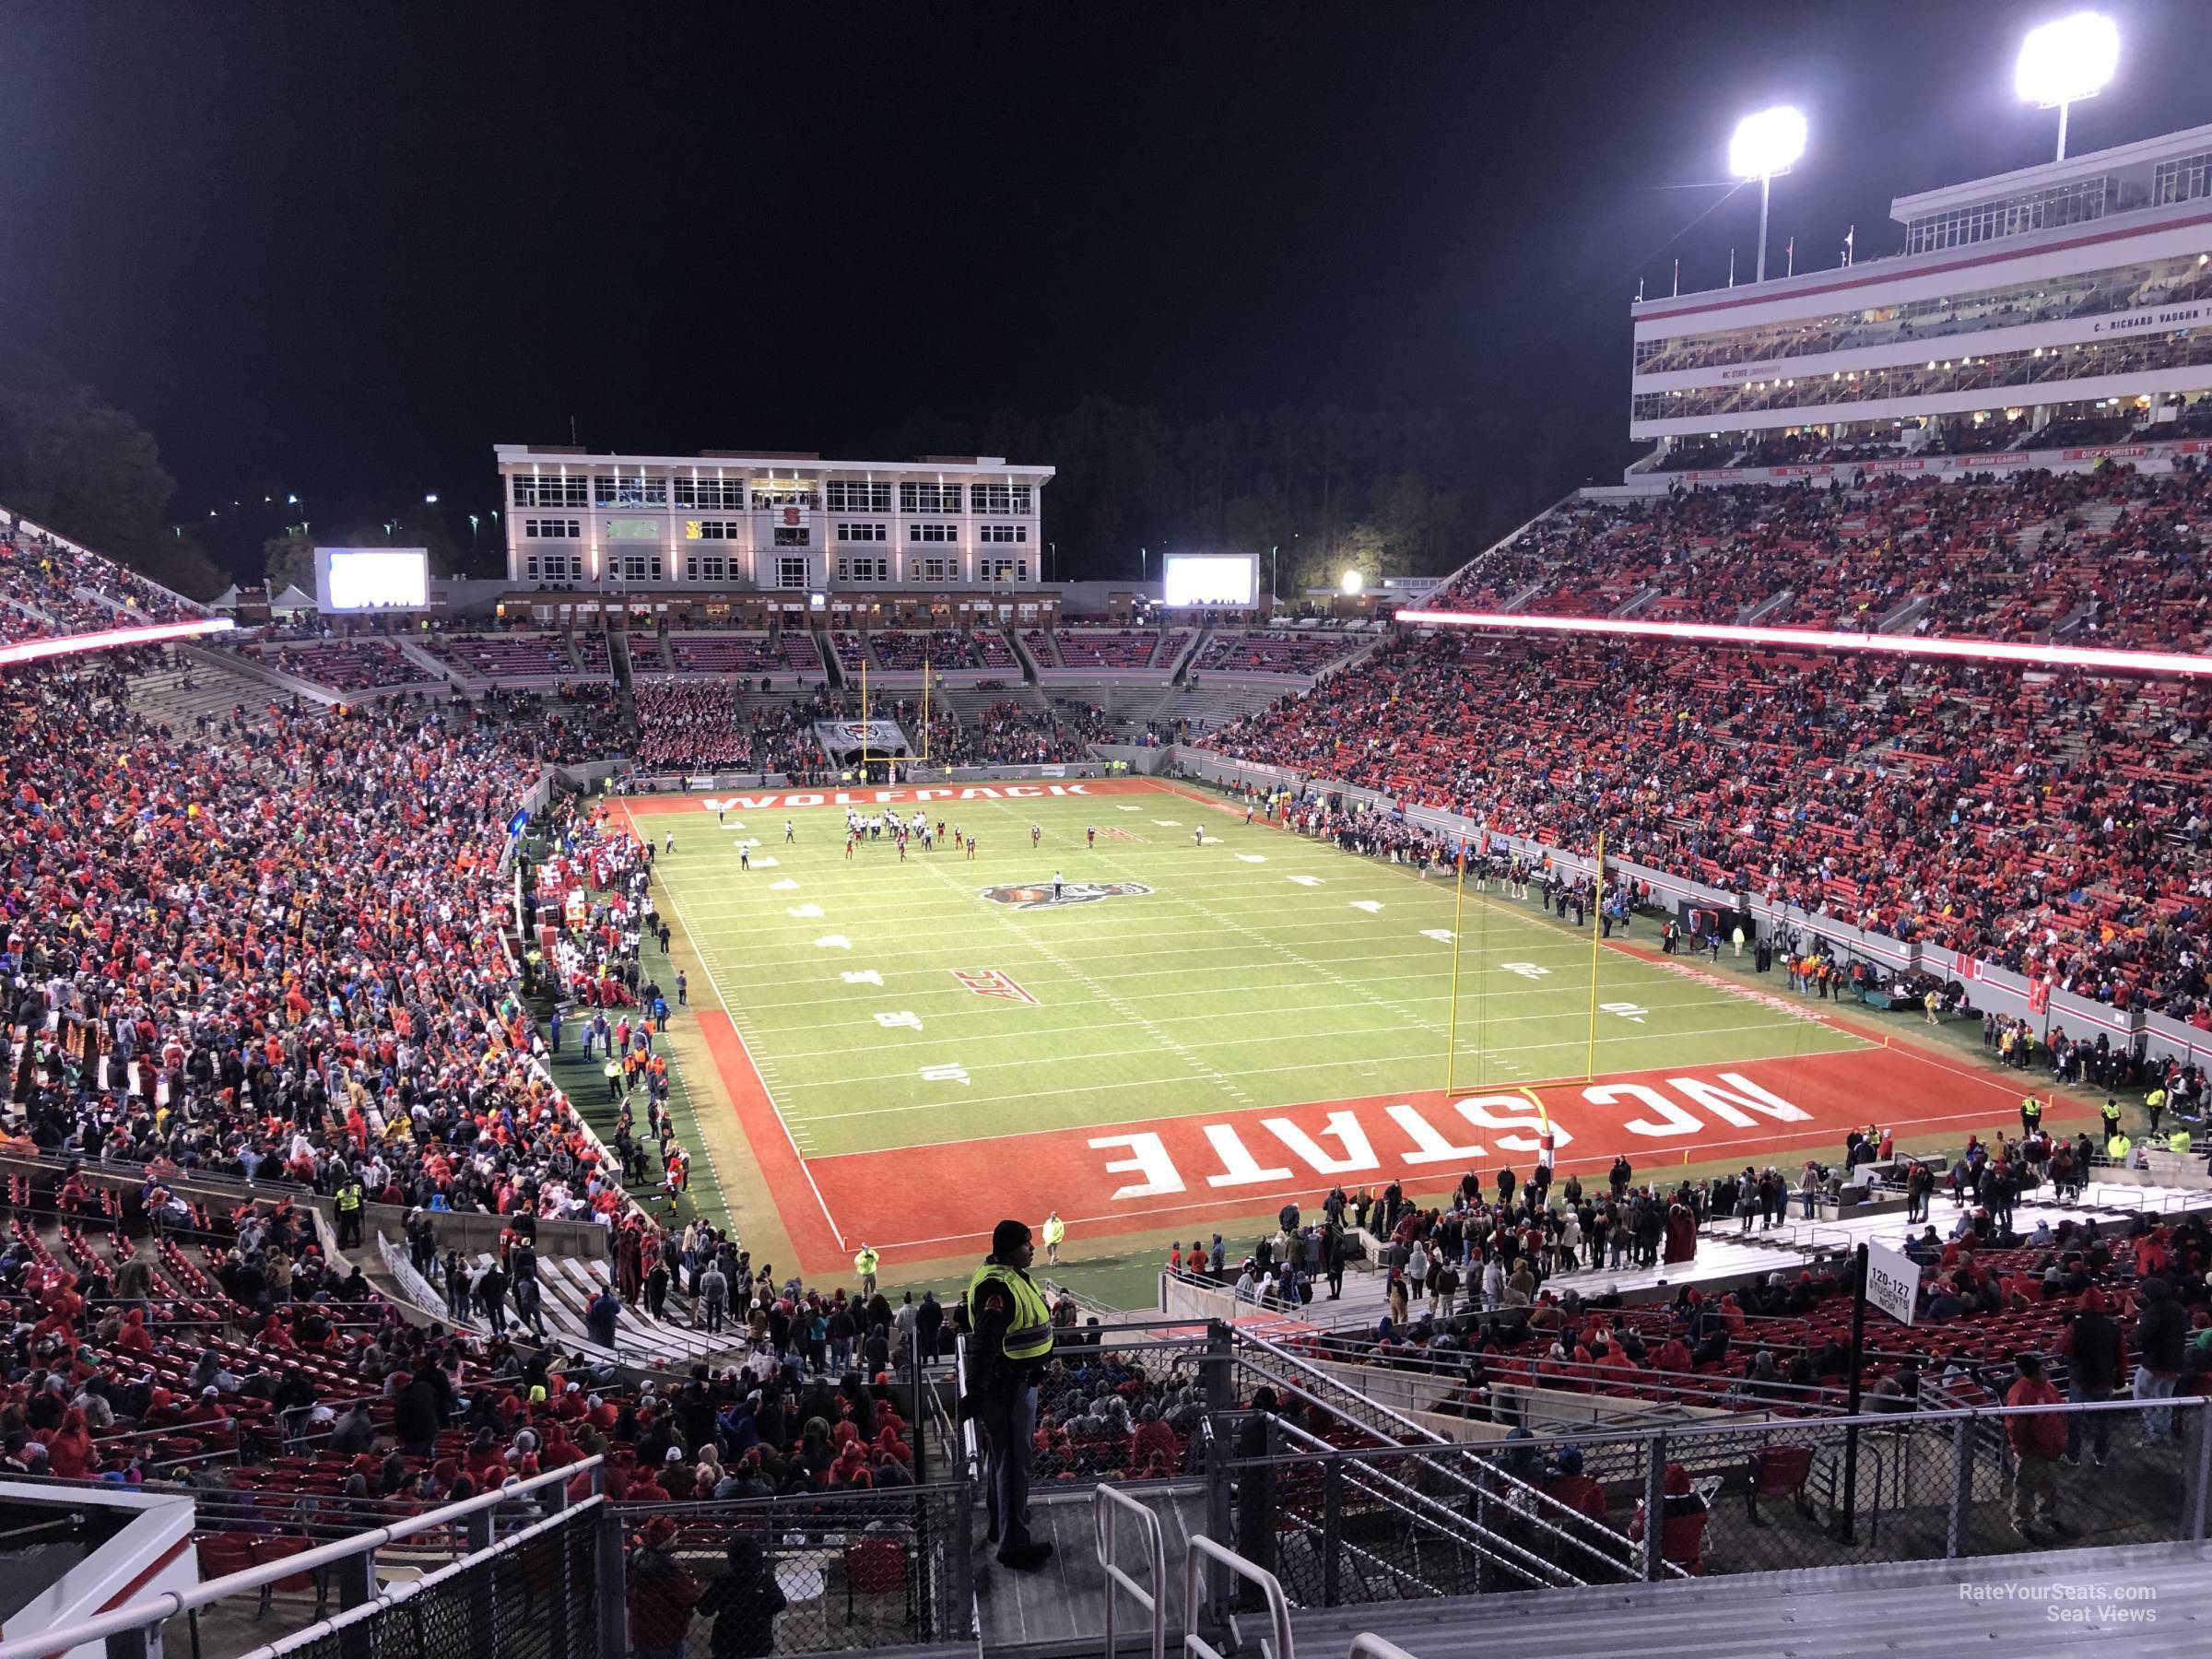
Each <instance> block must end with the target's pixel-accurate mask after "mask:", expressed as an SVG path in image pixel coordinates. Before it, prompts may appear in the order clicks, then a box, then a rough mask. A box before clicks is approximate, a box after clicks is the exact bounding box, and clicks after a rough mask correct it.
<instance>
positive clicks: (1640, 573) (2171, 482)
mask: <svg viewBox="0 0 2212 1659" xmlns="http://www.w3.org/2000/svg"><path fill="white" fill-rule="evenodd" d="M2208 526H2212V475H2207V474H2205V473H2199V472H2180V473H2171V474H2145V473H2138V472H2136V471H2135V470H2134V469H2132V468H2129V467H2125V466H2114V467H2106V468H2103V469H2100V470H2099V471H2096V472H2088V473H2064V474H2052V473H2047V472H2030V473H2025V474H2021V475H2018V476H2016V477H2007V478H2004V479H2002V480H1999V481H1995V482H1991V483H1983V484H1971V483H1956V482H1953V483H1943V482H1934V481H1928V480H1916V481H1900V480H1898V479H1894V478H1890V477H1883V476H1881V475H1875V476H1873V477H1869V478H1868V479H1867V480H1866V482H1865V488H1852V489H1845V488H1819V487H1816V486H1813V485H1809V484H1808V485H1805V486H1792V487H1774V486H1766V485H1753V486H1745V487H1740V488H1720V489H1712V488H1706V489H1698V490H1694V491H1690V492H1687V493H1675V494H1670V495H1666V496H1662V497H1647V498H1644V499H1641V500H1630V501H1620V502H1605V503H1588V502H1581V501H1576V502H1571V503H1569V504H1568V505H1566V506H1564V507H1562V508H1560V509H1559V510H1558V511H1556V512H1552V513H1550V514H1547V516H1546V517H1545V518H1543V519H1542V520H1540V521H1539V522H1538V523H1537V524H1535V525H1533V526H1531V527H1530V528H1529V529H1528V530H1527V531H1525V532H1524V533H1523V534H1522V535H1519V536H1517V537H1515V538H1514V539H1513V540H1512V542H1511V543H1509V544H1507V545H1506V546H1504V547H1500V548H1498V549H1495V550H1493V551H1492V552H1490V553H1488V554H1487V555H1485V556H1484V557H1482V558H1480V559H1477V560H1475V561H1474V563H1472V564H1471V565H1469V566H1468V567H1467V568H1466V569H1465V571H1462V572H1460V573H1459V574H1458V575H1457V576H1456V577H1454V578H1453V582H1451V584H1450V585H1449V586H1448V587H1447V588H1446V589H1445V590H1444V591H1443V592H1441V593H1440V594H1438V596H1437V598H1436V599H1435V601H1434V602H1433V603H1434V604H1435V605H1436V606H1438V607H1439V608H1446V609H1460V610H1494V609H1497V608H1498V607H1499V606H1501V605H1503V604H1505V603H1507V602H1509V601H1511V600H1513V599H1516V598H1517V599H1518V601H1519V608H1520V609H1521V610H1523V611H1524V612H1526V613H1528V614H1531V615H1558V616H1607V615H1614V614H1619V615H1625V616H1633V617H1636V618H1642V619H1646V620H1668V619H1674V620H1680V621H1702V622H1743V621H1749V620H1753V619H1756V620H1758V621H1759V622H1762V623H1794V624H1797V625H1800V626H1805V627H1818V628H1833V627H1842V628H1849V629H1884V630H1885V631H1890V632H1895V631H1898V630H1900V629H1904V630H1906V631H1911V632H1916V633H1924V634H1928V633H1933V634H1946V635H1960V636H1971V637H1973V638H1978V639H1995V640H2018V639H2040V638H2045V637H2053V636H2055V637H2059V638H2063V639H2068V640H2076V641H2083V642H2088V641H2094V642H2096V643H2100V644H2107V645H2127V646H2136V647H2142V648H2146V649H2156V650H2170V651H2172V650H2187V651H2202V650H2204V649H2205V646H2206V639H2207V637H2208V636H2212V585H2207V583H2206V580H2205V574H2204V564H2205V549H2204V544H2205V535H2206V528H2207V527H2208ZM1216 649H1217V646H1209V647H1208V650H1207V652H1206V656H1207V657H1208V658H1211V657H1212V656H1213V655H1214V654H1215V652H1216ZM1206 665H1207V664H1206V663H1205V662H1202V663H1201V666H1202V667H1203V666H1206Z"/></svg>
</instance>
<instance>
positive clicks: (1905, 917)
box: [1207, 635, 2212, 1019]
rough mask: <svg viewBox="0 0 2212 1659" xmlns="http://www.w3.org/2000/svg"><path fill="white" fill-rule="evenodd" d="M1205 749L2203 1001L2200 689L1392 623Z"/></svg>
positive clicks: (2210, 800) (1902, 933) (2211, 913)
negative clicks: (1344, 663) (1375, 641)
mask: <svg viewBox="0 0 2212 1659" xmlns="http://www.w3.org/2000/svg"><path fill="white" fill-rule="evenodd" d="M1207 743H1208V746H1209V747H1215V748H1218V750H1219V751H1220V752H1221V753H1222V754H1224V755H1225V756H1228V757H1230V758H1233V759H1248V760H1255V761H1262V762H1265V763H1269V764H1273V765H1277V766H1281V767H1285V768H1288V769H1290V770H1292V771H1298V772H1300V773H1304V774H1310V775H1312V776H1316V777H1321V778H1327V779H1333V780H1335V781H1337V782H1346V783H1351V784H1355V785H1359V786H1361V787H1364V788H1368V789H1372V790H1376V791H1379V792H1381V793H1382V794H1388V795H1390V796H1392V797H1394V798H1395V799H1397V800H1399V801H1401V802H1406V803H1411V804H1415V805H1421V806H1444V807H1450V808H1453V809H1454V810H1457V811H1459V812H1461V813H1464V814H1465V815H1466V816H1468V817H1470V818H1476V819H1478V820H1480V819H1488V821H1489V822H1490V824H1491V826H1492V827H1493V828H1494V829H1496V830H1500V831H1505V832H1510V833H1518V834H1524V835H1529V836H1532V837H1535V838H1536V839H1538V840H1541V841H1545V842H1547V843H1548V844H1550V845H1554V846H1559V847H1569V848H1584V847H1588V846H1590V845H1592V844H1594V841H1595V840H1596V837H1597V833H1598V831H1599V830H1601V829H1602V830H1605V832H1606V836H1607V841H1608V845H1609V846H1610V847H1612V848H1614V849H1616V850H1617V851H1618V854H1619V855H1620V856H1622V857H1624V858H1629V859H1633V860H1635V861H1637V862H1639V863H1641V864H1645V865H1653V866H1656V867H1660V868H1666V869H1672V870H1677V871H1679V872H1681V873H1683V874H1685V875H1689V876H1693V877H1699V878H1700V879H1703V880H1706V881H1709V882H1712V884H1714V885H1716V886H1719V887H1723V888H1730V889H1733V890H1735V891H1738V892H1743V893H1748V894H1757V895H1759V896H1760V897H1763V898H1767V899H1771V900H1787V901H1789V902H1791V903H1794V904H1795V905H1798V906H1799V907H1801V908H1802V909H1803V910H1804V911H1806V912H1807V913H1809V914H1812V915H1815V916H1836V917H1839V918H1841V919H1842V920H1845V921H1848V922H1851V923H1853V924H1856V925H1859V926H1863V927H1866V928H1870V929H1872V930H1874V931H1876V932H1879V933H1883V934H1887V935H1890V936H1892V937H1896V938H1901V939H1906V940H1926V941H1930V942H1933V943H1935V944H1938V945H1942V946H1946V947H1950V948H1952V949H1954V950H1961V951H1967V952H1970V953H1972V954H1974V955H1977V956H1980V957H1982V958H1983V959H1991V960H1994V961H1997V962H1999V963H2001V964H2003V965H2004V966H2006V967H2008V968H2012V969H2015V970H2017V971H2023V972H2028V973H2031V974H2033V975H2035V976H2037V977H2038V978H2041V979H2044V980H2047V981H2049V982H2052V983H2054V984H2056V985H2058V986H2059V987H2060V988H2062V989H2065V990H2069V991H2073V992H2075V993H2077V994H2081V995H2084V996H2088V997H2090V998H2093V999H2096V1000H2100V1001H2104V1002H2108V1003H2111V1004H2112V1005H2114V1006H2124V1007H2126V1006H2148V1007H2151V1008H2155V1009H2163V1010H2165V1011H2167V1012H2170V1013H2172V1014H2174V1015H2176V1016H2177V1017H2179V1018H2199V1019H2201V1018H2205V1017H2206V1011H2207V1003H2206V993H2207V982H2206V966H2205V955H2206V945H2207V939H2208V935H2212V881H2208V880H2207V877H2206V873H2205V860H2204V856H2203V850H2204V847H2205V844H2206V837H2207V834H2212V696H2208V694H2207V693H2206V691H2205V690H2203V689H2202V688H2194V687H2193V686H2191V685H2190V684H2189V683H2188V682H2171V681H2149V680H2109V679H2089V678H2086V677H2080V676H2078V675H2074V674H2056V675H2041V674H2039V675H2034V676H2030V675H2027V674H2024V673H2022V672H2020V671H2018V670H2014V669H2009V668H1999V667H1992V666H1967V665H1951V664H1938V663H1931V662H1924V661H1916V660H1914V661H1908V660H1902V659H1900V660H1892V661H1888V662H1876V661H1872V660H1858V659H1839V658H1834V657H1829V656H1812V655H1803V654H1778V653H1754V652H1745V651H1735V650H1726V649H1712V650H1692V649H1688V648H1683V647H1676V646H1671V645H1658V644H1643V643H1626V642H1617V641H1607V642H1604V643H1591V642H1584V641H1545V640H1506V641H1500V640H1472V639H1468V638H1465V637H1464V636H1457V635H1448V636H1442V637H1430V638H1426V639H1422V638H1415V637H1410V636H1408V637H1401V638H1398V639H1396V640H1394V641H1392V642H1391V643H1389V644H1388V645H1386V646H1385V647H1383V648H1382V650H1381V651H1380V652H1379V653H1377V654H1376V655H1375V656H1374V657H1372V658H1371V659H1369V660H1368V661H1367V662H1366V663H1364V664H1362V665H1361V666H1360V667H1359V670H1357V671H1356V672H1353V673H1350V674H1347V675H1342V676H1339V677H1336V678H1335V680H1333V681H1332V682H1331V683H1330V684H1329V685H1328V686H1327V687H1326V688H1322V689H1320V690H1317V691H1315V692H1312V693H1306V694H1301V695H1299V696H1295V697H1289V698H1285V699H1282V700H1278V701H1277V702H1276V703H1274V704H1272V705H1271V706H1269V707H1268V708H1266V709H1265V710H1263V711H1260V712H1257V713H1254V714H1253V715H1250V716H1248V717H1246V718H1245V719H1243V720H1241V721H1237V722H1235V723H1232V724H1230V725H1227V726H1225V727H1223V728H1222V729H1221V730H1220V731H1219V732H1218V733H1217V734H1215V735H1213V736H1212V737H1211V738H1209V739H1208V740H1207Z"/></svg>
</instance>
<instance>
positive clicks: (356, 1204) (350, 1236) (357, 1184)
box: [337, 1173, 361, 1250]
mask: <svg viewBox="0 0 2212 1659" xmlns="http://www.w3.org/2000/svg"><path fill="white" fill-rule="evenodd" d="M337 1208H338V1248H339V1249H340V1250H358V1249H359V1248H360V1243H361V1178H360V1177H359V1175H355V1174H351V1173H348V1174H347V1177H346V1179H345V1181H344V1182H343V1183H341V1184H340V1186H339V1187H338V1193H337Z"/></svg>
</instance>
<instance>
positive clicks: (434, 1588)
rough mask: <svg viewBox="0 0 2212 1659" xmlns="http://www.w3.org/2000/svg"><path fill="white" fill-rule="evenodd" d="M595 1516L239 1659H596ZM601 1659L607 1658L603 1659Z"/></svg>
mask: <svg viewBox="0 0 2212 1659" xmlns="http://www.w3.org/2000/svg"><path fill="white" fill-rule="evenodd" d="M596 1508H597V1506H596V1505H593V1506H587V1507H581V1508H578V1509H576V1510H571V1511H566V1512H561V1513H559V1514H556V1515H553V1516H551V1517H549V1518H548V1519H547V1520H545V1521H542V1522H539V1523H537V1524H534V1525H532V1526H530V1527H529V1528H527V1529H526V1530H525V1531H524V1532H522V1533H519V1534H517V1535H513V1536H512V1537H510V1538H507V1539H505V1540H503V1541H501V1542H500V1543H499V1544H496V1545H493V1546H492V1547H490V1549H489V1550H488V1551H483V1552H479V1553H477V1554H475V1555H471V1556H468V1557H465V1558H464V1559H461V1560H459V1561H456V1562H453V1563H452V1564H450V1565H448V1566H446V1567H443V1568H441V1569H439V1570H438V1571H434V1572H431V1573H429V1574H427V1575H425V1576H424V1577H422V1578H419V1579H416V1580H412V1581H410V1580H408V1579H406V1578H404V1577H402V1578H399V1579H396V1580H394V1582H393V1583H390V1584H388V1585H387V1586H386V1588H385V1589H384V1590H383V1592H382V1594H379V1595H378V1596H377V1597H376V1598H375V1599H374V1600H372V1601H371V1602H369V1603H366V1604H365V1605H363V1606H359V1607H358V1608H355V1609H352V1610H351V1611H348V1612H347V1613H342V1614H340V1615H339V1616H338V1617H336V1618H332V1619H326V1620H324V1621H323V1622H321V1623H319V1624H316V1625H313V1626H311V1627H310V1628H308V1629H307V1630H301V1631H300V1632H299V1633H298V1634H296V1635H292V1636H288V1637H286V1638H284V1639H283V1640H282V1641H277V1642H273V1643H271V1644H270V1645H269V1646H267V1647H265V1648H261V1649H258V1650H256V1651H255V1652H254V1653H252V1654H249V1655H248V1656H247V1659H278V1656H279V1655H289V1656H297V1659H599V1641H598V1627H597V1625H596V1623H595V1622H594V1605H595V1598H594V1571H595V1552H594V1525H593V1523H594V1520H595V1519H596V1516H595V1510H596ZM610 1659H611V1656H610Z"/></svg>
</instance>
